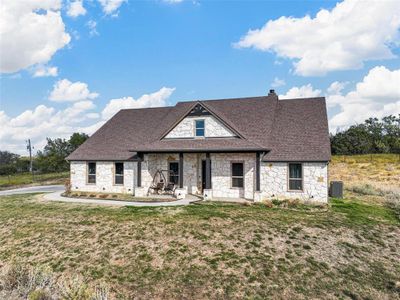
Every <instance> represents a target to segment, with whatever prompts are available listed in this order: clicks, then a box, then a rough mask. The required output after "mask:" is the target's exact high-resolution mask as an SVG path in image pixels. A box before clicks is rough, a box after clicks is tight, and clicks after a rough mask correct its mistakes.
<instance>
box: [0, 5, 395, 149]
mask: <svg viewBox="0 0 400 300" xmlns="http://www.w3.org/2000/svg"><path fill="white" fill-rule="evenodd" d="M399 55H400V1H397V0H394V1H390V0H380V1H378V0H376V1H372V0H365V1H356V0H343V1H299V0H296V1H278V0H276V1H267V0H265V1H239V0H236V1H211V0H208V1H201V0H147V1H134V0H63V1H62V0H0V72H1V75H0V150H3V151H4V150H8V151H12V152H15V153H19V154H22V155H26V154H27V152H26V143H25V141H26V140H27V139H28V138H29V139H31V141H32V144H33V145H34V147H35V149H36V150H39V149H41V148H42V147H43V146H44V145H45V143H46V137H50V138H57V137H61V138H68V137H69V136H70V135H71V134H72V133H73V132H77V131H78V132H85V133H88V134H92V133H93V132H94V131H95V130H96V129H98V128H99V127H100V126H101V125H103V124H104V123H105V122H106V121H107V120H108V119H109V118H110V117H112V116H113V115H114V114H115V113H116V112H117V111H118V110H119V109H123V108H143V107H157V106H167V105H175V104H176V103H177V102H179V101H188V100H207V99H223V98H237V97H249V96H262V95H266V94H267V93H268V91H269V90H270V89H275V90H276V92H277V94H278V95H279V98H280V99H291V98H299V97H319V96H324V97H326V101H327V108H328V118H329V128H330V131H331V132H336V131H337V130H343V129H345V128H347V127H348V126H350V125H352V124H355V123H361V122H363V121H364V120H365V119H367V118H369V117H378V118H380V117H383V116H385V115H389V114H400V60H399ZM282 101H285V100H282ZM286 101H289V100H286Z"/></svg>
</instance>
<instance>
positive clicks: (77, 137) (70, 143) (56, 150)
mask: <svg viewBox="0 0 400 300" xmlns="http://www.w3.org/2000/svg"><path fill="white" fill-rule="evenodd" d="M88 138H89V136H88V135H87V134H85V133H77V132H76V133H74V134H72V135H71V137H70V138H69V140H66V139H61V138H56V139H54V140H53V139H50V138H47V144H46V146H45V147H44V149H43V151H38V153H37V159H36V167H37V168H38V169H40V170H41V171H42V172H61V171H67V170H68V168H69V164H68V162H67V161H66V160H65V158H66V157H67V156H68V155H69V154H71V153H72V152H73V151H74V150H76V148H78V147H79V146H80V145H81V144H83V143H84V142H85V141H86V140H87V139H88Z"/></svg>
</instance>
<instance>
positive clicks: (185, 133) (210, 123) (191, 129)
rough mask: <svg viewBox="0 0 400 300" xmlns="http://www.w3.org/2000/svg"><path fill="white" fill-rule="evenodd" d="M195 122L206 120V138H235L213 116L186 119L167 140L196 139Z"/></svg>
mask: <svg viewBox="0 0 400 300" xmlns="http://www.w3.org/2000/svg"><path fill="white" fill-rule="evenodd" d="M195 120H204V127H205V132H204V134H205V137H231V136H235V134H233V133H232V132H231V131H230V130H229V129H228V128H226V126H225V125H224V124H222V123H221V122H219V121H218V120H217V119H216V118H214V117H213V116H201V117H186V118H185V119H183V120H182V121H181V122H180V123H179V124H178V125H177V126H176V127H175V128H174V129H172V130H171V131H170V132H169V133H168V134H167V136H166V137H165V138H194V137H195Z"/></svg>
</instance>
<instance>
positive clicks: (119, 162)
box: [113, 161, 125, 186]
mask: <svg viewBox="0 0 400 300" xmlns="http://www.w3.org/2000/svg"><path fill="white" fill-rule="evenodd" d="M116 164H122V183H116V180H115V179H116V177H117V168H116ZM118 176H121V175H118ZM113 178H114V181H113V185H118V186H123V185H124V184H125V164H124V162H123V161H114V164H113Z"/></svg>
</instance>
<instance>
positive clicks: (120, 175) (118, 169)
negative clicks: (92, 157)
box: [114, 162, 124, 184]
mask: <svg viewBox="0 0 400 300" xmlns="http://www.w3.org/2000/svg"><path fill="white" fill-rule="evenodd" d="M114 183H115V184H124V163H121V162H118V163H115V179H114Z"/></svg>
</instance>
